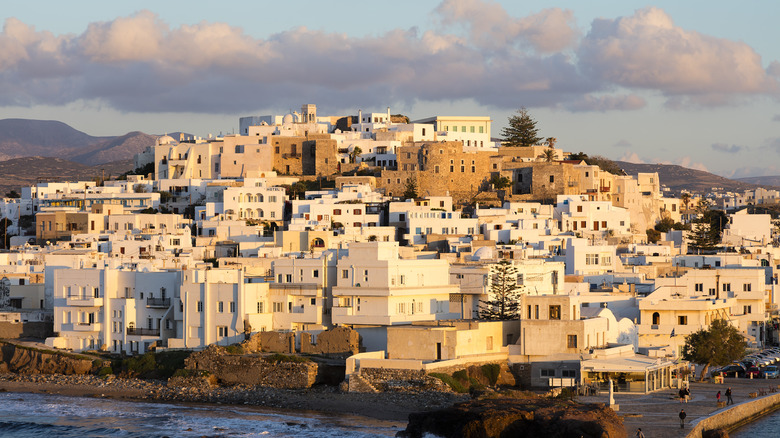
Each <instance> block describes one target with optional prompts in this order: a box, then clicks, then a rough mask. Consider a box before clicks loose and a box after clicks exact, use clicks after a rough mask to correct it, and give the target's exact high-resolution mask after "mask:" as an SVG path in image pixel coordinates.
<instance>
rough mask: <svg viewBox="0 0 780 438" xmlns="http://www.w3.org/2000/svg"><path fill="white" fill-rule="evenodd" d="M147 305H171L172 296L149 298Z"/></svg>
mask: <svg viewBox="0 0 780 438" xmlns="http://www.w3.org/2000/svg"><path fill="white" fill-rule="evenodd" d="M146 307H157V308H165V309H167V308H168V307H171V299H170V298H147V299H146Z"/></svg>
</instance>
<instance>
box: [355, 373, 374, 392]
mask: <svg viewBox="0 0 780 438" xmlns="http://www.w3.org/2000/svg"><path fill="white" fill-rule="evenodd" d="M349 392H368V393H377V392H379V390H378V389H376V388H374V385H372V384H371V383H370V382H369V381H368V380H366V378H365V377H363V376H362V375H361V374H360V373H353V374H350V376H349Z"/></svg>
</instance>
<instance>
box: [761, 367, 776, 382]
mask: <svg viewBox="0 0 780 438" xmlns="http://www.w3.org/2000/svg"><path fill="white" fill-rule="evenodd" d="M762 372H763V374H764V377H766V378H767V379H776V378H778V377H780V368H778V367H777V365H769V366H768V367H766V368H764V370H763V371H762Z"/></svg>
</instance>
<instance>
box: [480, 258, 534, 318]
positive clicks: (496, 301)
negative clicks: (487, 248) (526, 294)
mask: <svg viewBox="0 0 780 438" xmlns="http://www.w3.org/2000/svg"><path fill="white" fill-rule="evenodd" d="M522 292H523V288H522V287H521V286H520V285H518V284H517V268H515V266H514V265H513V264H512V263H511V262H510V261H508V260H501V261H500V262H498V264H496V265H493V266H491V268H490V294H489V295H488V298H489V299H487V300H480V301H479V317H480V318H482V319H498V320H507V319H515V318H518V317H519V316H520V310H521V309H520V295H521V294H522Z"/></svg>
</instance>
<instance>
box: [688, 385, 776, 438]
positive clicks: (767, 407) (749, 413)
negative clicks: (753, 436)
mask: <svg viewBox="0 0 780 438" xmlns="http://www.w3.org/2000/svg"><path fill="white" fill-rule="evenodd" d="M779 407H780V393H777V394H772V395H769V396H766V397H761V398H758V399H755V400H752V401H748V402H744V403H740V404H738V405H734V406H732V407H731V408H729V409H726V410H724V411H720V412H718V413H716V414H714V415H711V416H709V417H704V418H702V419H701V420H699V421H698V422H696V423H694V426H693V429H692V430H691V431H690V433H688V435H687V436H686V438H702V436H705V433H706V432H708V431H711V430H715V429H726V430H728V429H731V428H734V427H737V426H739V425H742V424H746V423H747V422H749V421H751V420H753V419H755V418H757V417H760V416H762V415H765V414H767V413H769V412H772V411H774V410H777V409H778V408H779Z"/></svg>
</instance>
